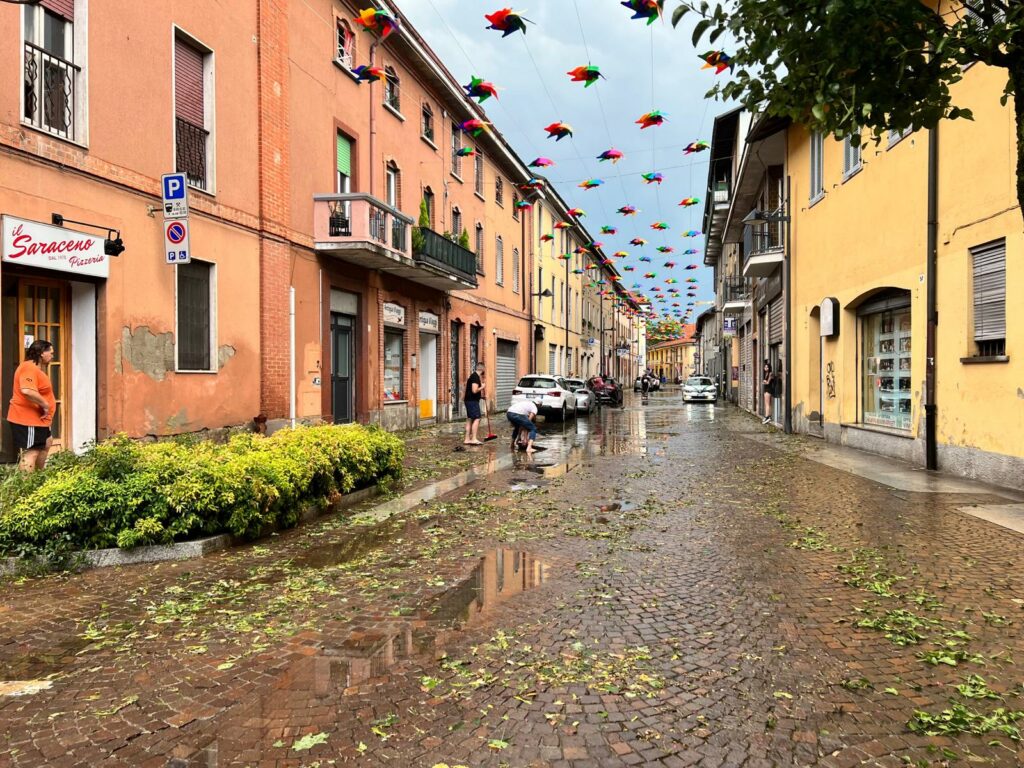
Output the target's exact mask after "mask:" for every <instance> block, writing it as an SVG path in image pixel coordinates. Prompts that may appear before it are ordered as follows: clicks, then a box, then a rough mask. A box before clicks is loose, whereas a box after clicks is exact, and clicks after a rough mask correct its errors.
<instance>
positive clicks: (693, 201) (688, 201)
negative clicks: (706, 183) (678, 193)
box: [679, 197, 700, 208]
mask: <svg viewBox="0 0 1024 768" xmlns="http://www.w3.org/2000/svg"><path fill="white" fill-rule="evenodd" d="M679 204H680V205H681V206H683V208H689V207H690V206H691V205H700V198H699V197H684V198H683V199H682V200H680V201H679Z"/></svg>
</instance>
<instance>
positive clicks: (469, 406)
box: [463, 400, 480, 421]
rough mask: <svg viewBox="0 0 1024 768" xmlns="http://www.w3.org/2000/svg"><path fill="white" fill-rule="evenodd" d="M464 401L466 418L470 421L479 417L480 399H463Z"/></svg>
mask: <svg viewBox="0 0 1024 768" xmlns="http://www.w3.org/2000/svg"><path fill="white" fill-rule="evenodd" d="M463 402H465V403H466V418H468V419H469V420H470V421H475V420H477V419H479V418H480V401H479V400H465V401H463Z"/></svg>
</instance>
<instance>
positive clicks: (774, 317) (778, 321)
mask: <svg viewBox="0 0 1024 768" xmlns="http://www.w3.org/2000/svg"><path fill="white" fill-rule="evenodd" d="M784 310H785V307H784V306H783V304H782V299H781V298H779V299H775V301H773V302H772V303H771V304H769V305H768V343H769V344H781V343H782V326H783V323H784V317H783V315H784V314H785V312H784Z"/></svg>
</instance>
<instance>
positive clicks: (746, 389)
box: [740, 328, 751, 408]
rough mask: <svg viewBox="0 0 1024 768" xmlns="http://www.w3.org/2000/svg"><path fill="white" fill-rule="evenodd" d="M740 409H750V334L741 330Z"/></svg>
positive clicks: (744, 329)
mask: <svg viewBox="0 0 1024 768" xmlns="http://www.w3.org/2000/svg"><path fill="white" fill-rule="evenodd" d="M740 361H741V362H740V365H741V366H742V369H741V371H740V407H741V408H750V386H751V384H750V376H751V372H750V334H749V333H747V332H746V328H743V329H741V330H740Z"/></svg>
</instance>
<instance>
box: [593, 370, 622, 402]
mask: <svg viewBox="0 0 1024 768" xmlns="http://www.w3.org/2000/svg"><path fill="white" fill-rule="evenodd" d="M587 387H588V388H589V389H590V390H591V391H592V392H593V393H594V394H595V395H596V396H597V400H598V402H600V403H603V404H605V405H622V387H621V386H619V384H618V382H616V381H615V379H612V378H604V377H602V376H591V377H590V378H589V379H587Z"/></svg>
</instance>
